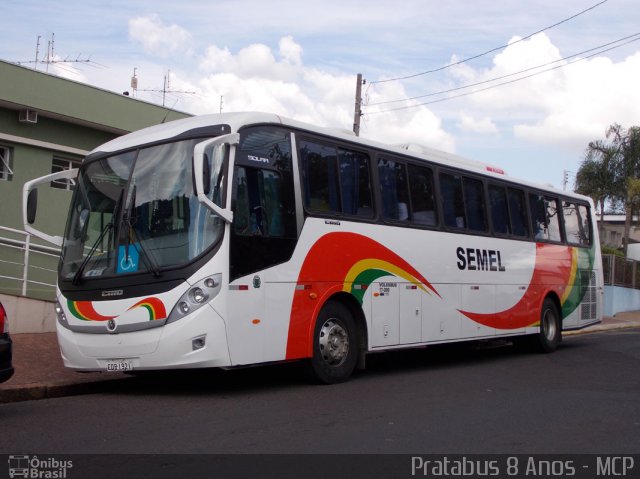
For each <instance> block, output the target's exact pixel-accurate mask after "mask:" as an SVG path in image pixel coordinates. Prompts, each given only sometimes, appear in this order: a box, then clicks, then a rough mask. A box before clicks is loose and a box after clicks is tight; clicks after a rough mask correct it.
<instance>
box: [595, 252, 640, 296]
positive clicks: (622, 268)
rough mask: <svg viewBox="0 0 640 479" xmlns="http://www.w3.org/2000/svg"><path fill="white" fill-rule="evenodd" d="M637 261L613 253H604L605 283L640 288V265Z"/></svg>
mask: <svg viewBox="0 0 640 479" xmlns="http://www.w3.org/2000/svg"><path fill="white" fill-rule="evenodd" d="M639 263H640V262H639V261H635V260H632V259H628V258H623V257H622V256H616V255H612V254H603V255H602V273H603V275H604V284H607V285H610V286H622V287H624V288H633V289H640V265H639Z"/></svg>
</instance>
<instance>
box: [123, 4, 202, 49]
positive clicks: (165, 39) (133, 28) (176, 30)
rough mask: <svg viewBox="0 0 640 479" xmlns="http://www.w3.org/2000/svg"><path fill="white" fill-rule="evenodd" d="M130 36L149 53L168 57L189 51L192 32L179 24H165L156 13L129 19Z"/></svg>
mask: <svg viewBox="0 0 640 479" xmlns="http://www.w3.org/2000/svg"><path fill="white" fill-rule="evenodd" d="M129 38H131V39H132V40H133V41H135V42H137V43H140V44H141V45H142V47H143V48H144V50H145V51H146V52H148V53H151V54H154V55H158V56H160V57H166V56H168V55H169V54H171V53H175V52H179V51H182V52H186V53H188V47H189V45H190V43H191V34H190V33H189V32H188V31H187V30H185V29H184V28H182V27H180V26H178V25H175V24H173V25H165V24H164V23H163V22H162V20H161V19H160V17H159V16H158V15H156V14H152V15H147V16H144V17H136V18H133V19H131V20H129Z"/></svg>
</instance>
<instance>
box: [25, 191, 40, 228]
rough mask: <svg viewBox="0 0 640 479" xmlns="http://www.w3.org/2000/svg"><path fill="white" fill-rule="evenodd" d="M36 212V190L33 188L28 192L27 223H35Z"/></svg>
mask: <svg viewBox="0 0 640 479" xmlns="http://www.w3.org/2000/svg"><path fill="white" fill-rule="evenodd" d="M37 210H38V189H37V188H34V189H33V190H31V191H30V192H29V196H28V197H27V223H29V224H30V225H32V224H33V223H35V221H36V212H37Z"/></svg>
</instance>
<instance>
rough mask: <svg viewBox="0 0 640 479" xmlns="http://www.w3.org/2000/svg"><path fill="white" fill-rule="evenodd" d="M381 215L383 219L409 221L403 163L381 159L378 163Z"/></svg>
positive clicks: (405, 171) (405, 176)
mask: <svg viewBox="0 0 640 479" xmlns="http://www.w3.org/2000/svg"><path fill="white" fill-rule="evenodd" d="M378 176H379V177H380V197H381V198H382V215H383V216H384V218H385V219H390V220H396V221H408V220H409V194H408V188H407V170H406V167H405V165H404V164H403V163H399V162H397V161H393V160H388V159H386V158H382V159H380V160H379V161H378Z"/></svg>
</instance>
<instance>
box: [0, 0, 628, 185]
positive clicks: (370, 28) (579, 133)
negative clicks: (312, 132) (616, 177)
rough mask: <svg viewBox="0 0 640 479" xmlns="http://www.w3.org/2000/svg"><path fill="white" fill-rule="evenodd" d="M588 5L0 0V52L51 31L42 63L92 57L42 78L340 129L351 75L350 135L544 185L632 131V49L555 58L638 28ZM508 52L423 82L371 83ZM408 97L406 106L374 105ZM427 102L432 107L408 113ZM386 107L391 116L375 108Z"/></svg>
mask: <svg viewBox="0 0 640 479" xmlns="http://www.w3.org/2000/svg"><path fill="white" fill-rule="evenodd" d="M600 1H601V0H567V1H562V2H558V1H557V0H529V1H526V2H523V1H516V0H492V1H488V0H476V1H468V0H464V1H463V0H448V1H447V2H442V1H441V0H438V1H436V0H422V1H418V0H404V1H402V2H398V1H390V0H369V1H367V2H363V1H360V2H357V1H349V0H342V1H337V0H323V1H305V2H299V1H254V0H244V1H243V0H236V1H226V0H215V1H208V2H203V1H195V0H182V1H180V2H158V1H147V0H137V1H135V2H131V1H127V2H125V1H120V0H115V1H114V0H110V1H109V2H92V1H87V0H85V1H77V0H67V1H59V2H56V1H50V0H49V1H41V0H22V1H14V0H4V1H3V2H2V3H0V18H2V19H3V28H2V30H0V58H1V59H3V60H7V61H21V62H28V61H33V60H35V54H36V42H37V38H38V36H40V37H41V38H40V48H39V50H40V53H39V59H40V60H42V59H43V58H44V55H45V54H46V51H47V43H48V41H49V40H50V39H51V35H52V34H55V37H54V39H55V43H54V55H55V56H54V58H55V59H56V60H64V59H68V60H75V59H81V60H85V59H88V58H90V59H91V61H92V63H77V64H70V63H55V64H51V65H49V67H48V68H49V72H50V73H53V74H59V75H62V76H65V77H67V78H71V79H74V80H76V81H82V82H86V83H89V84H92V85H95V86H98V87H101V88H105V89H109V90H113V91H117V92H122V91H125V90H128V91H131V86H130V79H131V76H132V75H133V72H134V68H135V69H136V70H135V71H136V76H137V78H138V91H137V92H135V96H136V97H137V98H139V99H141V100H145V101H151V102H155V103H162V101H163V95H162V93H160V92H158V91H143V90H161V89H162V87H163V83H164V77H165V76H167V75H168V78H169V87H170V89H171V90H179V91H183V92H189V93H167V94H166V95H164V101H165V104H166V105H167V106H170V107H174V108H176V109H179V110H183V111H187V112H190V113H194V114H200V113H211V112H217V111H219V109H220V99H221V97H222V109H223V110H224V111H241V110H262V111H273V112H275V113H279V114H283V115H286V116H289V117H293V118H296V119H298V120H303V121H309V122H312V123H316V124H320V125H324V126H334V127H337V128H343V129H351V126H352V122H353V104H354V93H355V83H356V74H357V73H362V74H363V76H364V78H365V79H366V80H367V84H366V85H365V87H364V89H363V92H364V94H365V96H364V108H363V109H364V112H365V115H364V117H363V119H362V126H361V135H362V136H365V137H367V138H371V139H375V140H379V141H383V142H387V143H392V144H398V143H421V144H426V145H428V146H431V147H435V148H439V149H442V150H445V151H450V152H454V153H457V154H460V155H463V156H466V157H469V158H473V159H477V160H481V161H486V162H488V163H492V164H497V165H499V166H501V167H502V168H504V169H505V170H507V172H508V173H509V174H511V175H512V176H516V177H521V178H526V179H529V180H533V181H537V182H541V183H548V184H553V185H555V186H561V184H562V183H561V182H562V176H563V171H564V170H568V171H569V172H570V175H569V176H570V185H569V187H571V186H572V181H573V175H575V172H576V171H577V169H578V167H579V165H580V162H581V160H582V158H583V156H584V149H585V147H586V146H587V144H588V142H589V141H591V140H594V139H599V138H603V137H604V133H605V130H606V128H607V126H608V125H609V124H611V123H613V122H618V123H621V124H622V125H623V126H631V125H640V89H639V88H638V87H637V85H638V84H640V41H634V42H632V43H629V44H627V45H624V46H619V47H618V48H615V49H613V50H610V51H607V52H602V51H599V50H595V51H592V52H590V53H584V54H582V55H578V56H576V57H574V59H578V58H582V60H581V61H578V62H576V63H575V64H571V65H566V63H567V61H566V60H562V59H563V58H566V57H569V56H572V55H576V54H579V53H580V52H584V51H586V50H588V49H592V48H595V47H598V46H600V45H604V44H608V43H610V42H614V41H616V40H618V39H621V38H623V37H628V36H630V35H634V34H638V33H640V8H639V7H640V5H639V4H638V0H607V1H605V2H604V3H601V4H599V3H600ZM597 4H599V5H597ZM596 5H597V6H596ZM590 7H594V8H592V9H591V10H589V11H588V12H586V13H584V14H582V15H580V16H578V17H576V18H574V19H572V20H570V21H567V22H565V23H563V24H561V25H558V26H556V27H554V28H551V29H548V30H546V31H544V32H542V33H540V34H538V35H535V36H533V37H531V38H528V39H526V40H523V41H521V42H516V43H514V41H516V40H518V39H519V38H522V37H525V36H527V35H529V34H531V33H534V32H536V31H539V30H541V29H544V28H546V27H548V26H550V25H553V24H555V23H558V22H560V21H562V20H564V19H567V18H569V17H571V16H573V15H575V14H577V13H579V12H581V11H583V10H586V9H588V8H590ZM638 38H640V37H631V38H630V40H634V39H638ZM509 43H510V45H509V46H508V47H507V48H505V49H501V50H497V51H494V52H492V53H490V54H487V55H484V56H481V57H480V58H477V59H475V60H473V61H469V62H464V63H462V64H460V65H456V66H452V67H450V68H446V69H444V70H442V71H440V72H437V73H431V74H427V75H420V76H417V77H414V78H411V79H408V80H404V81H389V82H383V83H376V82H377V81H379V80H384V79H390V78H398V77H403V76H408V75H413V74H416V73H420V72H424V71H428V70H433V69H437V68H440V67H443V66H447V65H450V64H452V63H455V62H457V61H460V60H463V59H466V58H469V57H472V56H475V55H477V54H479V53H483V52H485V51H487V50H490V49H493V48H495V47H498V46H501V45H506V44H509ZM618 45H620V43H616V44H613V45H612V46H618ZM591 54H594V56H592V57H590V58H586V56H587V55H591ZM550 62H556V63H553V64H551V65H550V66H562V67H561V68H557V69H555V70H552V71H549V72H546V73H542V74H539V75H536V76H533V77H531V78H529V79H526V80H523V81H519V82H515V83H512V84H509V85H505V86H502V87H498V88H493V89H490V90H486V91H483V92H478V93H474V94H470V95H467V96H464V97H460V98H454V99H451V98H449V97H450V96H451V95H454V94H459V93H466V92H470V91H472V90H474V88H471V89H464V90H459V91H457V92H455V93H450V94H441V95H436V96H428V97H423V96H424V95H427V94H431V93H434V92H440V91H443V90H448V89H453V88H460V87H461V86H465V85H468V84H472V83H479V82H487V81H488V80H491V79H493V78H496V77H501V76H506V75H511V74H513V73H515V72H519V71H522V70H525V69H530V68H533V67H536V66H538V65H543V64H549V63H550ZM25 66H29V67H33V66H34V64H33V63H25ZM45 68H46V66H45V65H43V64H39V65H38V69H40V70H44V69H45ZM547 68H548V67H547ZM536 71H538V70H531V72H536ZM513 78H517V76H509V77H507V78H506V79H513ZM506 79H505V80H506ZM503 81H504V80H503ZM493 84H494V83H483V84H482V87H486V86H490V85H493ZM478 88H480V87H475V89H478ZM132 93H133V92H132ZM412 97H422V98H419V99H415V100H410V101H404V102H396V103H383V104H379V105H375V103H381V102H387V101H391V100H398V99H403V98H412ZM432 100H443V101H439V102H437V103H431V104H428V105H420V104H421V103H425V102H427V101H432ZM407 107H408V108H407ZM396 108H404V109H401V110H396V111H384V110H390V109H396Z"/></svg>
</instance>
